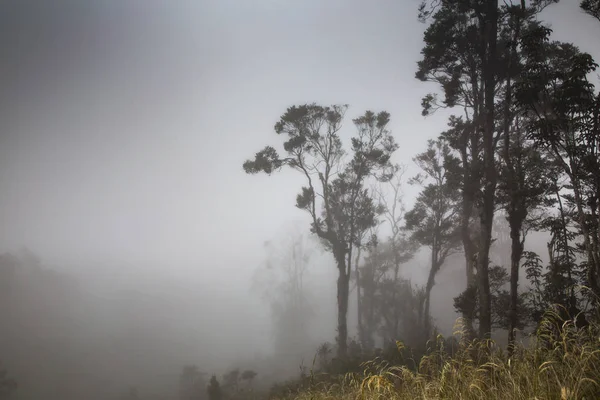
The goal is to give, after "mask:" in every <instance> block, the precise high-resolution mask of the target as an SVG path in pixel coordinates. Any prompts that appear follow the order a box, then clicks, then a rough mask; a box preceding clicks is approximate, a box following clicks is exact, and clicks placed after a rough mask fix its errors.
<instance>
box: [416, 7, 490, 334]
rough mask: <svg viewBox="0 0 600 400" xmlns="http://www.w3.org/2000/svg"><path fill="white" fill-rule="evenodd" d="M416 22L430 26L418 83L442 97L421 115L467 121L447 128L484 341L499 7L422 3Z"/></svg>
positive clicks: (469, 272) (427, 105)
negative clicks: (457, 164)
mask: <svg viewBox="0 0 600 400" xmlns="http://www.w3.org/2000/svg"><path fill="white" fill-rule="evenodd" d="M420 17H421V18H423V19H424V18H428V17H431V18H432V20H433V21H432V23H431V24H430V26H429V27H428V28H427V30H426V31H425V36H424V40H425V47H424V48H423V50H422V54H423V59H422V60H421V61H419V63H418V66H419V68H418V71H417V78H419V79H421V80H429V81H433V82H436V83H438V84H439V85H440V86H441V88H442V90H443V92H444V95H445V99H444V102H443V104H442V105H440V104H439V103H438V102H437V97H436V96H435V95H428V96H426V97H425V98H424V100H423V107H424V114H427V113H428V112H430V111H432V110H433V109H434V107H439V106H444V107H454V106H457V105H458V106H462V108H463V110H464V113H465V118H466V121H463V120H462V119H461V118H457V117H454V118H453V119H451V127H452V128H453V132H454V133H456V135H454V138H453V139H454V140H453V145H454V146H455V147H456V148H457V150H458V151H460V154H461V159H462V164H463V187H462V190H463V204H462V208H463V216H462V221H461V227H462V232H463V234H462V235H463V246H464V248H465V258H466V268H467V281H468V282H467V284H468V285H469V286H470V285H473V284H474V283H475V281H474V276H473V274H472V263H473V259H474V258H475V254H477V258H476V265H477V272H478V273H477V284H478V286H479V290H478V293H479V296H481V297H482V299H481V313H480V324H479V331H480V332H479V333H480V336H487V335H489V333H490V329H491V314H490V307H491V300H490V293H489V278H488V267H489V266H488V260H489V249H490V246H491V230H492V225H493V219H494V211H495V210H494V202H495V191H496V181H497V176H496V165H495V154H496V144H497V142H498V137H497V136H498V135H497V132H496V127H495V118H496V109H495V107H496V104H495V102H496V84H497V71H496V65H497V64H498V61H499V59H498V52H497V43H498V19H499V16H498V1H497V0H477V1H474V2H472V1H467V0H461V1H452V2H433V3H432V4H431V5H429V6H428V4H427V1H423V3H422V5H421V7H420ZM468 150H469V151H470V154H468ZM480 188H481V191H480ZM476 201H477V202H478V203H479V204H478V206H479V207H478V208H479V225H480V230H479V240H478V243H477V245H476V244H475V242H474V241H473V240H472V239H471V238H470V235H469V226H470V219H471V216H472V213H473V207H474V205H475V202H476ZM475 246H477V247H475ZM476 252H477V253H476Z"/></svg>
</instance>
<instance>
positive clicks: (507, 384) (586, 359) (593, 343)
mask: <svg viewBox="0 0 600 400" xmlns="http://www.w3.org/2000/svg"><path fill="white" fill-rule="evenodd" d="M458 328H459V329H458V330H457V332H456V333H455V334H456V335H458V337H463V339H461V340H460V341H459V342H457V341H453V340H452V338H450V339H444V338H443V337H441V336H439V337H438V338H437V340H436V341H435V342H433V343H432V348H431V351H430V352H429V353H428V354H427V355H426V356H424V357H422V358H421V359H420V361H419V362H418V367H417V369H416V370H414V369H411V368H410V367H408V366H403V365H398V364H393V363H389V362H387V361H385V360H383V359H380V358H378V359H375V360H373V361H371V362H367V363H364V364H363V371H362V372H361V373H355V374H347V375H345V376H334V377H332V376H325V377H324V376H318V375H315V376H313V377H312V378H311V379H306V381H305V382H303V383H302V384H301V385H300V387H297V388H296V389H295V390H294V391H290V392H288V393H287V394H283V393H282V392H283V391H280V392H279V395H278V396H273V397H272V398H277V399H292V398H293V399H300V400H302V399H346V398H362V399H383V398H385V399H398V400H400V399H407V400H408V399H411V400H412V399H467V400H470V399H473V400H475V399H491V400H494V399H498V400H500V399H502V400H513V399H514V400H517V399H519V400H520V399H559V398H560V399H595V398H598V397H599V396H600V342H599V341H598V334H599V333H600V332H599V329H600V326H598V325H597V324H592V325H590V326H588V327H586V328H585V329H578V328H577V327H576V326H575V325H574V323H573V321H572V320H569V319H567V320H565V319H563V318H561V317H560V316H559V315H558V314H557V313H553V312H549V313H548V314H546V316H545V318H544V322H543V323H542V324H541V325H540V327H539V329H538V330H537V331H536V335H535V337H534V338H533V344H532V345H531V346H529V347H525V346H523V345H522V344H517V346H516V348H515V351H514V353H513V355H512V356H511V357H508V356H507V355H506V353H505V352H503V351H502V350H501V349H500V348H499V347H498V346H497V345H496V344H495V343H494V342H493V341H491V340H476V341H466V340H464V332H463V331H462V328H461V325H460V324H459V325H458ZM398 349H399V350H400V352H401V353H404V352H405V351H406V349H405V348H404V347H403V345H402V343H399V345H398Z"/></svg>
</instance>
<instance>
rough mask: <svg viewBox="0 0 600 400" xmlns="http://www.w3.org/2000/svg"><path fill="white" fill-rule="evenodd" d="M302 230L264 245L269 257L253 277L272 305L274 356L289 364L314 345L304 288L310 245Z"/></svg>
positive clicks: (309, 311)
mask: <svg viewBox="0 0 600 400" xmlns="http://www.w3.org/2000/svg"><path fill="white" fill-rule="evenodd" d="M299 229H300V228H298V227H294V229H293V230H290V231H289V232H288V234H285V235H279V237H280V239H279V240H278V241H276V242H275V241H270V242H266V243H265V247H266V249H267V251H268V258H267V260H266V262H265V264H264V266H262V267H261V268H260V269H258V270H257V271H256V274H255V276H254V279H255V281H254V287H255V288H256V289H258V290H260V292H261V295H262V296H263V298H264V300H265V301H267V302H268V303H269V305H270V306H271V315H272V321H273V330H274V335H275V337H274V350H275V353H276V354H277V355H278V356H281V357H282V359H285V360H287V361H289V359H290V357H292V358H294V357H295V358H299V357H300V356H302V355H303V354H304V352H305V351H307V350H308V346H311V345H312V344H311V343H310V333H309V324H310V320H311V318H310V317H311V315H312V308H311V305H310V304H309V299H308V294H307V290H306V288H305V285H304V281H305V279H306V275H307V272H308V268H309V263H310V257H311V251H310V249H309V246H310V242H309V237H306V235H304V234H302V232H300V230H299ZM310 350H311V351H312V348H311V349H310Z"/></svg>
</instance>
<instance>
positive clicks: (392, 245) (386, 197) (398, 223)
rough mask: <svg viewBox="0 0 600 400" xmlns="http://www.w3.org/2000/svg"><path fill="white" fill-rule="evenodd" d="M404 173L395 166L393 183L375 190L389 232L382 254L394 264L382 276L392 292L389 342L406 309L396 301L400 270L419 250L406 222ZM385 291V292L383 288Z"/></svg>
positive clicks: (390, 180) (388, 329)
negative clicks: (403, 189)
mask: <svg viewBox="0 0 600 400" xmlns="http://www.w3.org/2000/svg"><path fill="white" fill-rule="evenodd" d="M404 171H405V168H404V167H402V166H400V165H394V166H393V167H392V169H391V171H390V179H389V180H387V181H386V182H382V183H381V184H380V185H379V187H378V188H377V189H376V192H377V194H378V198H379V203H380V205H381V206H382V207H383V214H382V215H383V219H384V220H385V222H387V225H388V227H389V229H390V235H389V236H388V238H387V241H386V242H385V243H384V246H383V249H381V250H382V251H383V252H382V254H383V255H385V256H387V257H391V261H392V265H391V268H390V266H388V268H387V269H385V271H386V274H384V276H383V278H384V282H385V285H386V287H390V289H391V290H390V295H391V298H390V299H389V304H390V306H391V307H390V309H389V312H390V317H387V318H386V325H387V329H386V330H387V336H388V338H389V340H396V339H397V338H398V337H399V335H400V323H401V322H402V318H403V316H404V314H405V312H404V311H405V309H404V308H403V307H398V305H397V302H398V300H397V298H399V297H400V296H401V294H402V287H401V285H402V284H403V283H404V280H403V279H402V277H401V275H400V267H401V266H402V265H403V264H405V263H406V262H407V261H409V260H410V259H412V258H413V256H414V254H415V252H416V251H417V250H418V243H417V242H416V241H415V240H413V239H412V238H411V237H409V235H408V232H407V230H406V226H405V221H404V217H405V213H406V210H405V206H404V202H403V192H402V185H403V183H404V182H403V176H404ZM390 270H391V271H390ZM390 272H391V274H390ZM382 290H385V289H384V288H383V287H382ZM384 314H385V313H384Z"/></svg>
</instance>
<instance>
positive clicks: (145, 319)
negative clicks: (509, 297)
mask: <svg viewBox="0 0 600 400" xmlns="http://www.w3.org/2000/svg"><path fill="white" fill-rule="evenodd" d="M418 3H419V1H417V0H404V1H398V0H396V1H391V0H381V1H376V2H374V3H367V2H364V1H356V0H346V1H341V0H330V1H326V2H323V1H316V0H307V1H302V2H285V1H281V0H258V1H253V2H248V1H240V0H219V1H216V0H215V1H208V0H206V1H204V0H203V1H178V2H172V1H157V0H151V1H129V2H122V1H102V2H101V1H80V2H76V1H54V2H45V1H39V2H34V1H29V0H19V1H14V2H3V3H2V5H0V26H1V27H2V28H0V30H1V32H2V33H1V34H0V46H1V47H0V48H1V57H0V71H2V74H1V75H0V81H1V87H2V94H1V95H0V99H1V100H0V188H1V190H0V226H2V229H0V253H5V252H10V253H12V254H22V257H25V258H27V257H31V255H27V254H28V253H26V252H25V253H23V249H28V250H30V251H31V252H32V253H33V254H35V255H36V256H37V257H38V258H39V265H40V268H43V270H52V271H56V272H57V273H60V274H61V275H59V276H58V277H57V278H56V280H52V284H50V283H46V281H45V279H50V278H43V277H44V276H46V275H39V276H38V275H37V273H34V272H32V271H33V270H32V269H31V268H35V265H36V264H37V262H34V261H31V260H29V261H28V262H26V264H27V268H25V267H24V268H20V269H19V272H18V274H17V275H19V274H20V275H19V276H20V278H18V279H17V281H16V282H18V284H15V285H16V286H15V287H14V288H13V289H14V290H17V289H18V290H17V291H18V292H19V294H15V295H14V296H13V297H11V298H10V299H11V301H12V302H13V303H11V304H9V305H7V304H4V305H3V307H4V309H3V310H4V311H5V312H8V313H9V315H8V316H7V317H6V320H5V321H2V325H0V346H1V348H0V365H2V366H3V367H6V368H7V369H8V370H9V371H10V373H11V374H12V375H13V376H15V378H16V379H17V380H18V382H19V390H18V391H17V392H16V393H15V398H16V399H39V398H57V399H58V398H61V399H65V400H67V399H69V398H73V399H75V398H78V399H79V398H86V399H95V398H98V399H105V398H114V396H116V395H117V394H119V393H121V392H123V391H125V390H126V389H127V388H128V387H134V386H135V387H138V388H139V390H140V391H141V392H143V393H145V394H148V395H154V394H156V395H161V396H165V398H170V397H168V396H172V395H173V393H176V390H177V389H176V386H177V382H178V381H177V380H178V377H179V374H180V372H181V368H182V367H183V366H184V365H186V364H197V365H198V366H199V367H200V368H201V369H202V370H203V371H205V372H207V373H209V374H212V373H218V374H221V373H223V372H225V371H226V370H227V369H228V368H233V367H236V366H240V368H255V369H257V370H258V372H259V375H260V374H263V375H264V376H270V378H269V379H272V380H273V381H275V380H278V379H283V378H286V377H287V376H286V375H287V374H291V373H295V372H297V371H298V365H299V363H300V362H301V361H302V360H297V359H294V360H290V361H287V363H288V364H290V365H291V366H289V370H286V371H283V372H282V371H280V373H279V375H278V371H277V369H276V368H271V369H270V370H269V365H270V364H269V362H267V361H264V360H271V359H272V357H275V355H274V348H273V332H272V331H273V329H272V324H271V320H272V319H271V310H270V308H269V305H268V304H267V303H266V302H265V301H264V299H262V298H261V295H260V293H259V292H260V290H258V289H257V288H256V285H254V286H253V285H252V282H253V281H254V280H255V277H256V273H257V272H256V271H257V269H260V268H261V266H263V265H264V263H265V261H266V260H267V259H268V251H267V250H266V248H265V242H267V241H271V242H272V243H275V244H277V243H278V242H277V241H278V240H279V239H280V238H281V237H282V236H285V233H286V232H289V231H290V229H292V230H293V229H298V230H299V231H300V232H302V233H304V234H306V235H308V229H309V219H308V217H307V216H306V215H304V213H303V212H302V211H300V210H298V209H297V208H295V207H294V204H295V199H296V195H297V193H298V190H299V188H300V187H301V186H302V183H303V182H302V179H301V177H299V176H296V174H293V173H291V172H282V173H280V174H275V175H274V176H271V177H267V176H248V175H246V174H245V173H244V171H243V169H242V167H241V165H242V162H243V161H244V160H245V159H247V158H248V157H251V156H252V155H253V154H254V152H255V151H257V150H258V149H259V148H261V147H262V146H263V145H264V144H266V143H272V142H274V136H275V135H274V133H273V124H274V123H275V122H276V120H277V118H278V116H279V115H280V114H281V113H282V112H283V111H285V109H286V108H287V107H288V106H291V105H293V104H302V103H310V102H313V101H316V102H319V103H322V104H333V103H348V104H350V109H349V111H348V115H349V116H351V117H355V116H358V115H360V114H361V113H362V112H364V110H366V109H374V110H387V111H389V112H390V113H391V124H390V126H391V129H392V132H393V134H394V136H395V138H396V139H397V141H398V142H399V143H400V148H399V150H398V151H397V152H396V154H395V160H394V161H395V162H399V163H403V164H405V165H406V166H407V172H406V176H407V177H408V176H410V175H412V174H414V173H415V172H416V167H415V166H414V164H413V163H412V161H411V160H412V157H413V156H414V155H415V154H417V153H418V152H420V151H423V150H424V148H425V144H426V140H427V139H428V138H432V137H435V136H436V135H437V134H438V133H439V132H440V130H443V129H444V127H445V126H446V119H447V116H448V113H445V112H439V113H437V114H435V115H434V116H432V117H428V118H423V117H422V116H421V104H420V99H421V97H422V96H423V95H424V94H425V93H426V92H427V91H428V88H427V85H425V84H423V83H422V82H419V81H418V80H417V79H414V74H415V70H416V61H417V59H418V57H419V52H420V50H421V47H422V40H421V37H422V32H423V30H424V28H425V26H424V25H422V24H420V23H419V22H418V20H417V17H416V9H417V6H418ZM579 13H580V12H579V10H578V7H577V5H576V4H575V2H573V3H571V2H570V1H563V2H562V3H560V4H558V5H556V6H554V7H553V8H551V9H549V10H548V11H546V14H547V19H548V20H550V21H552V23H553V28H554V31H555V37H556V38H558V39H561V40H571V41H575V42H577V43H579V44H581V48H582V50H584V51H588V52H590V53H591V54H593V55H596V56H598V55H599V54H598V50H597V48H594V46H595V44H594V43H590V44H589V45H587V44H586V45H584V43H586V42H585V40H583V39H582V38H585V37H588V38H589V37H591V36H590V34H589V31H591V30H594V29H595V30H596V31H597V30H598V28H597V27H596V26H595V25H594V24H593V22H592V21H586V20H585V19H582V18H581V17H580V15H579ZM573 21H577V22H576V23H573ZM599 33H600V32H599ZM404 191H405V202H406V203H407V204H411V201H412V199H413V198H414V195H415V193H416V189H415V188H412V187H410V186H406V187H405V188H404ZM310 243H311V244H310V248H311V250H312V252H313V253H314V255H313V257H312V258H311V262H310V264H309V267H308V270H307V278H306V279H307V280H306V287H307V293H309V294H310V302H311V304H313V307H312V308H313V312H314V315H313V317H312V319H311V324H310V325H311V327H310V341H309V342H308V343H306V344H305V345H306V348H314V349H316V347H317V346H318V345H319V344H320V343H322V342H325V341H329V342H333V341H334V338H335V315H336V305H335V304H336V303H335V279H336V269H335V268H334V264H333V260H332V258H331V256H330V255H329V254H327V253H326V252H324V251H323V250H322V249H321V248H320V246H319V245H318V243H317V242H310ZM544 245H545V242H544V241H543V238H542V239H540V247H541V248H543V246H544ZM532 246H536V244H535V243H533V244H532ZM23 254H25V255H24V256H23ZM453 264H455V265H453ZM403 268H404V269H403V274H404V275H405V276H406V277H407V278H410V279H412V280H413V281H414V282H416V283H419V284H422V283H423V282H424V280H425V279H426V275H427V269H426V259H425V258H424V259H423V260H422V261H420V258H419V257H417V258H416V259H415V260H412V261H411V262H410V263H409V264H407V265H406V266H405V267H403ZM28 274H29V275H28ZM436 281H437V282H441V283H442V284H439V285H437V286H436V287H435V289H434V291H433V300H432V302H433V304H432V314H433V316H434V319H435V320H436V321H437V324H438V326H439V328H440V329H441V330H442V331H445V332H448V331H450V330H451V328H452V324H453V322H454V319H455V317H456V315H455V314H454V310H453V308H452V302H451V301H449V299H451V298H452V297H453V296H455V295H456V293H457V292H459V291H460V290H462V289H464V287H463V286H461V285H464V283H463V281H464V267H463V266H462V261H457V262H456V263H450V265H446V266H444V269H443V270H442V271H441V273H440V275H439V276H438V278H437V279H436ZM65 282H70V283H68V284H67V283H65ZM54 285H55V286H54ZM259 289H260V288H259ZM71 291H72V292H71ZM351 298H353V297H352V295H351ZM17 301H18V302H19V303H18V304H17V303H16V302H17ZM7 310H8V311H7ZM349 316H350V320H349V328H350V334H351V335H354V334H355V320H354V319H355V315H354V312H353V310H352V309H351V310H350V313H349ZM62 317H64V319H61V318H62ZM9 325H10V326H9ZM307 353H308V352H307ZM269 357H271V358H269ZM309 357H310V354H307V358H306V360H305V363H306V362H308V363H309V362H310V359H309ZM261 360H263V361H261ZM255 365H258V367H255ZM280 367H281V366H280ZM269 374H270V375H269ZM265 379H266V378H265ZM44 393H45V394H44ZM56 396H61V397H56ZM69 396H70V397H69ZM110 396H113V397H110Z"/></svg>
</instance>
